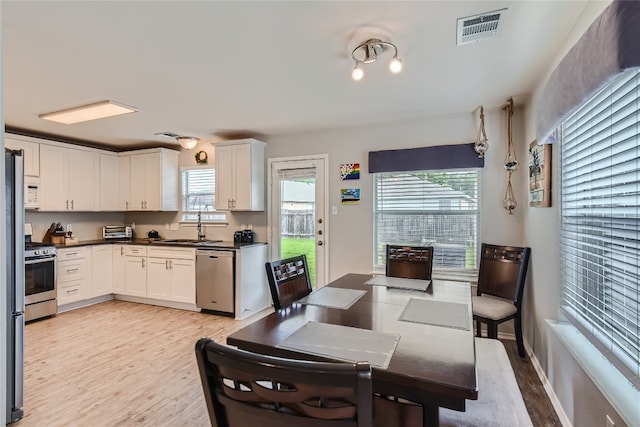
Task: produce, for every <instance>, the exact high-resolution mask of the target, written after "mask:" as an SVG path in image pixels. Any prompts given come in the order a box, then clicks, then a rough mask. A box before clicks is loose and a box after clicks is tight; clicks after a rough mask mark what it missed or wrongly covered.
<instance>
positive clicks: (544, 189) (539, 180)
mask: <svg viewBox="0 0 640 427" xmlns="http://www.w3.org/2000/svg"><path fill="white" fill-rule="evenodd" d="M529 206H531V207H536V208H548V207H549V206H551V144H544V145H540V144H538V142H537V141H533V142H532V143H531V144H529Z"/></svg>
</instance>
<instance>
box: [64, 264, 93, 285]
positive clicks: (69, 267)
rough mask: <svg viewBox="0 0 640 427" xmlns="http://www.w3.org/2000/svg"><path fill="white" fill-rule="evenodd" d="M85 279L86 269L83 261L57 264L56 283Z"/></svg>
mask: <svg viewBox="0 0 640 427" xmlns="http://www.w3.org/2000/svg"><path fill="white" fill-rule="evenodd" d="M86 278H87V268H86V263H85V260H83V259H77V260H70V261H61V262H58V283H64V282H69V281H72V280H79V279H86Z"/></svg>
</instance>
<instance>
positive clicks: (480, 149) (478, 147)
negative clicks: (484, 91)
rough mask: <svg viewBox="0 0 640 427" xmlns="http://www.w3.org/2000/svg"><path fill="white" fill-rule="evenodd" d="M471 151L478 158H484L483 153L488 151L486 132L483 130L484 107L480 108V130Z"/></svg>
mask: <svg viewBox="0 0 640 427" xmlns="http://www.w3.org/2000/svg"><path fill="white" fill-rule="evenodd" d="M473 149H474V150H475V151H476V153H478V157H479V158H481V159H482V158H483V157H484V153H486V152H487V150H488V149H489V140H488V139H487V132H485V130H484V106H482V105H481V106H480V129H478V137H477V138H476V143H475V144H474V146H473Z"/></svg>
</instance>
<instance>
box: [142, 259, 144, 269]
mask: <svg viewBox="0 0 640 427" xmlns="http://www.w3.org/2000/svg"><path fill="white" fill-rule="evenodd" d="M142 268H144V258H142Z"/></svg>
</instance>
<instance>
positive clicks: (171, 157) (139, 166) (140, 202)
mask: <svg viewBox="0 0 640 427" xmlns="http://www.w3.org/2000/svg"><path fill="white" fill-rule="evenodd" d="M179 155H180V154H179V152H177V151H173V150H168V149H164V148H155V149H150V150H139V151H132V152H128V153H126V157H128V159H129V172H128V173H129V191H128V194H127V195H125V194H122V195H121V196H120V200H121V205H122V204H124V205H125V208H126V210H130V211H177V210H178V198H179V196H178V194H179V193H178V189H179V188H178V184H179V173H178V158H179ZM124 163H125V162H124V161H123V163H121V165H122V166H124ZM125 175H126V172H123V174H121V175H120V182H121V183H122V182H124V176H125ZM120 187H121V188H122V189H124V185H120ZM122 192H123V193H124V191H122ZM125 196H126V197H125ZM123 200H124V203H123V202H122V201H123Z"/></svg>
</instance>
